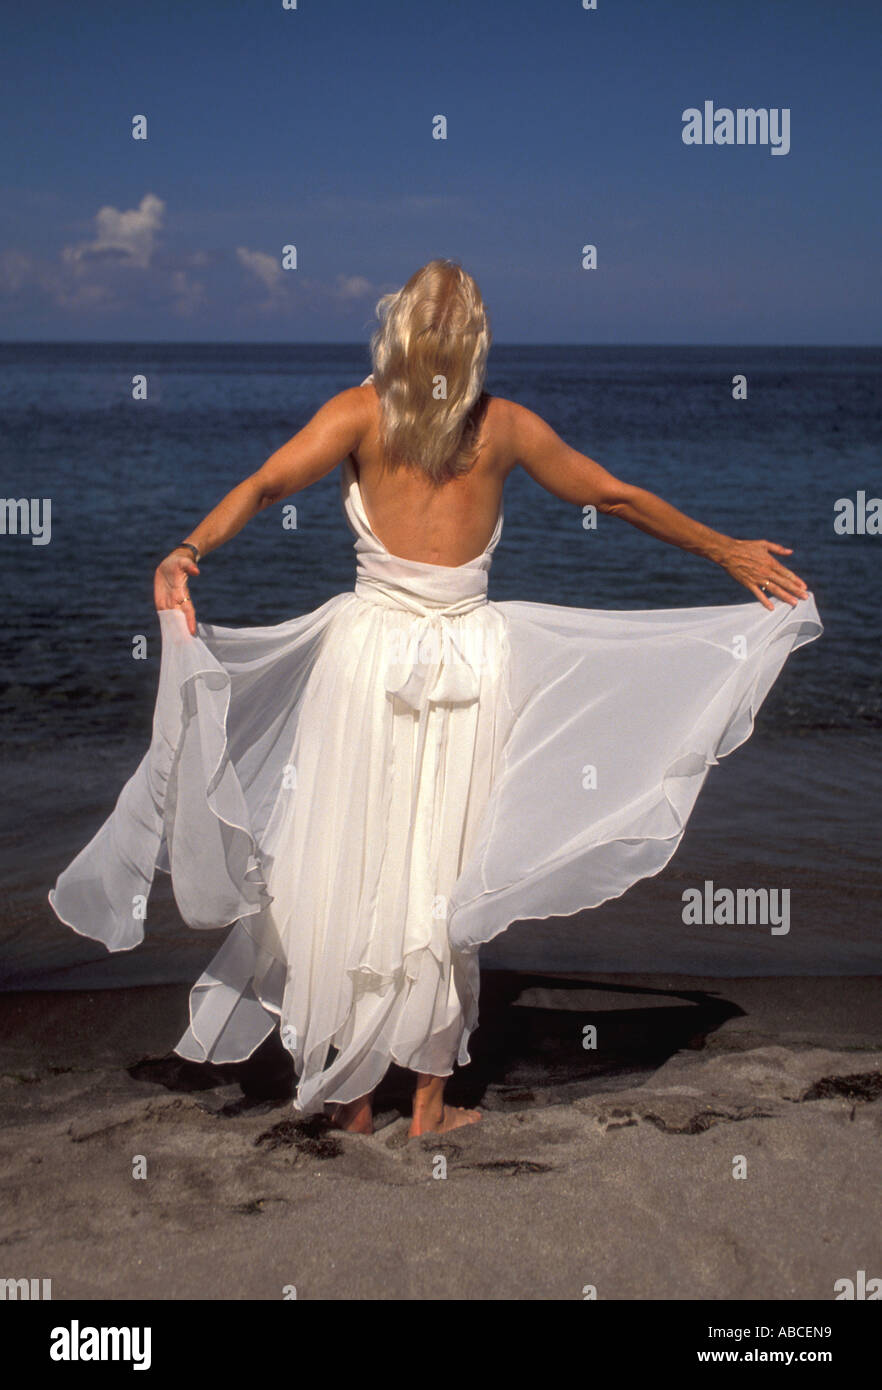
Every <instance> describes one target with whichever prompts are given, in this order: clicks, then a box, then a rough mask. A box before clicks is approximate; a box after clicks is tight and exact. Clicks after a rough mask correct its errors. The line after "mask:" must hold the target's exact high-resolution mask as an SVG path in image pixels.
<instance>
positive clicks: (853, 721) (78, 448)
mask: <svg viewBox="0 0 882 1390" xmlns="http://www.w3.org/2000/svg"><path fill="white" fill-rule="evenodd" d="M369 370H370V363H369V361H368V358H367V355H366V352H365V350H364V349H363V348H362V347H353V346H327V345H319V346H314V347H309V346H296V347H282V346H280V347H276V346H254V345H239V344H230V345H221V346H216V345H213V346H201V345H199V346H192V345H150V346H139V345H128V344H124V345H119V344H86V345H78V344H65V345H41V344H28V345H4V346H0V415H2V420H3V429H2V441H0V474H2V486H3V495H4V496H7V497H29V498H30V497H48V498H51V499H52V539H51V543H50V544H49V545H45V546H37V545H32V544H31V543H30V540H29V539H28V538H27V537H23V536H17V537H16V536H6V537H2V538H0V565H2V579H3V593H4V602H5V611H4V618H5V621H4V623H3V628H2V635H0V656H2V670H3V679H4V684H3V687H2V691H0V699H2V701H3V714H4V732H5V738H6V743H7V747H8V746H9V745H10V743H12V742H15V743H18V742H21V741H23V742H25V743H26V744H29V745H34V744H35V743H40V742H42V741H43V740H44V739H45V738H46V737H47V736H59V735H61V734H64V735H68V736H74V737H78V738H84V739H86V740H88V739H89V738H95V739H99V740H103V739H105V738H106V737H107V736H108V733H112V734H119V733H121V732H123V731H125V730H130V731H132V732H134V731H137V730H141V731H143V730H144V729H145V728H146V727H147V725H146V723H145V721H146V720H147V719H148V716H149V712H150V709H151V706H152V699H153V694H154V691H155V679H156V672H157V669H158V659H159V644H158V640H154V641H152V642H151V643H150V655H149V657H148V660H147V661H135V660H133V659H132V655H131V645H132V635H133V634H135V633H142V632H143V633H145V634H147V635H148V636H152V637H153V638H154V639H155V638H156V635H157V623H156V619H155V616H154V613H153V608H152V602H151V585H152V574H153V569H154V567H155V565H156V562H157V560H158V559H159V558H160V557H161V556H162V555H163V554H165V553H166V552H167V550H168V549H169V548H170V547H171V546H172V545H173V544H175V543H176V542H177V540H178V539H179V538H180V537H181V536H182V535H185V534H186V533H187V532H188V531H189V530H190V529H191V528H192V527H193V526H194V525H195V523H196V522H197V521H198V520H199V519H200V518H201V517H202V516H203V515H204V514H205V512H207V511H208V510H209V509H210V508H211V507H212V506H213V505H214V504H215V503H216V502H217V501H218V500H219V499H220V497H221V496H222V495H223V494H224V493H225V492H226V491H227V490H228V489H229V488H230V487H232V486H234V484H235V483H237V482H238V481H240V480H241V479H242V478H243V477H245V476H247V475H248V474H249V473H252V472H254V470H255V469H256V468H258V467H259V466H260V464H261V463H262V462H263V461H264V459H265V458H266V457H267V456H268V455H269V454H270V453H272V452H273V450H274V449H276V448H278V446H279V445H280V444H282V443H283V442H284V441H285V440H286V439H288V438H289V437H290V436H291V435H292V434H294V433H295V432H296V431H297V429H299V428H300V427H301V426H302V425H303V424H304V423H305V422H306V420H307V419H308V418H309V416H310V414H311V413H312V412H313V411H314V410H315V409H316V408H317V407H318V406H319V405H320V404H321V403H322V402H323V401H324V400H326V399H327V398H328V397H329V396H330V395H332V394H334V393H335V392H337V391H339V390H341V389H343V388H344V387H346V386H348V385H351V384H353V383H357V382H358V381H360V380H361V379H362V378H363V376H365V375H366V374H367V372H368V371H369ZM741 372H743V373H744V374H745V375H746V376H747V378H748V393H749V394H748V398H747V400H746V401H742V402H736V401H733V400H732V398H731V379H732V377H733V375H734V374H735V373H741ZM136 373H145V374H146V375H147V377H148V383H149V385H148V390H149V396H148V399H147V401H144V402H135V401H133V400H132V398H131V380H132V377H133V376H134V375H135V374H136ZM880 377H882V352H880V351H879V350H876V349H857V350H854V349H842V348H833V349H820V348H819V349H806V348H802V349H770V348H704V347H702V348H654V347H652V348H585V347H539V348H537V347H530V348H516V347H497V348H494V349H493V350H492V352H491V362H490V371H489V381H488V387H489V389H490V390H491V391H493V392H495V393H496V394H499V395H504V396H508V397H510V398H512V399H514V400H517V401H520V402H521V403H523V404H524V405H526V406H529V407H530V408H531V409H533V410H536V411H537V412H539V413H540V414H541V415H543V416H544V417H545V418H546V419H547V420H549V421H550V422H551V424H553V426H554V427H555V428H556V429H557V430H558V432H559V433H560V434H561V435H562V436H563V437H564V438H565V439H566V440H567V441H568V442H569V443H571V444H573V445H574V446H575V447H577V448H579V449H581V450H583V451H584V452H586V453H588V454H589V455H590V456H591V457H593V458H596V459H597V460H598V461H599V462H601V463H603V464H604V465H605V466H606V467H608V468H610V469H611V470H612V471H613V472H614V473H616V474H618V475H619V476H621V477H625V478H626V479H628V480H629V481H632V482H635V483H640V484H642V485H644V486H646V487H649V488H651V489H652V490H653V491H656V492H658V493H660V494H661V495H662V496H663V497H665V498H667V499H668V500H669V501H671V502H673V503H674V504H675V505H677V506H679V507H681V508H682V509H684V510H686V511H687V512H689V513H691V514H693V515H695V516H696V517H698V518H699V519H700V520H703V521H705V522H707V523H708V524H709V525H712V526H715V527H716V528H718V529H721V530H724V531H726V532H728V533H730V534H735V535H739V536H747V537H766V538H768V539H771V540H779V541H781V542H782V543H784V544H787V545H792V546H793V547H794V556H793V559H792V564H793V566H794V568H796V569H797V572H798V573H800V574H802V575H803V577H804V578H805V579H806V580H807V581H808V583H809V586H810V587H811V588H812V589H813V590H814V593H815V596H816V599H817V601H818V606H819V609H820V611H821V615H822V617H823V619H824V621H825V624H826V628H827V630H826V633H825V636H824V639H823V641H822V642H819V643H816V644H814V645H813V646H812V647H810V648H808V649H806V650H805V651H803V652H802V653H801V654H800V655H799V658H798V660H795V661H793V662H791V663H790V664H789V666H788V668H787V669H786V670H785V672H784V674H783V675H782V677H781V679H780V681H779V683H778V685H777V686H776V688H775V689H774V691H773V692H772V695H771V696H770V699H769V708H770V710H771V711H773V712H774V716H775V719H774V721H773V722H774V723H775V724H776V725H777V724H778V723H779V722H781V723H786V725H787V727H788V728H790V729H792V728H794V727H795V726H797V725H798V726H800V727H802V728H830V727H835V728H839V727H842V728H853V727H855V726H856V725H870V726H878V724H879V723H880V720H882V682H880V670H879V661H878V652H879V640H880V636H882V618H880V611H879V602H878V599H879V573H880V561H882V537H879V538H876V537H869V536H859V535H855V536H837V535H836V534H835V533H834V531H833V516H834V513H833V504H834V502H835V501H836V499H837V498H839V497H841V496H854V494H855V493H856V492H857V491H858V490H859V489H863V490H865V491H866V492H867V493H868V495H870V496H872V495H874V489H875V492H879V491H882V479H880V477H879V447H880V443H882V395H880V390H879V387H880ZM296 500H297V506H298V527H297V529H296V530H294V531H292V530H285V529H283V527H282V524H281V508H280V507H276V508H270V509H269V510H268V511H266V512H264V513H262V514H261V515H260V516H259V517H257V518H255V519H254V521H252V522H251V523H250V524H249V526H247V527H246V528H245V530H244V531H243V532H241V533H240V535H239V536H238V537H236V538H235V539H234V540H233V541H231V542H230V543H228V545H227V546H226V547H225V548H223V549H222V550H220V551H217V552H215V553H214V554H212V555H211V556H210V557H209V558H208V559H207V561H206V562H205V564H204V566H203V574H202V577H201V578H200V579H199V580H198V582H197V583H196V584H194V591H195V592H196V593H197V595H198V599H197V611H198V613H199V616H200V617H201V618H202V619H204V620H205V621H210V622H216V623H220V624H230V625H249V624H265V623H272V622H281V621H282V620H284V619H285V618H287V617H290V616H292V615H293V614H295V613H300V612H305V611H307V610H309V609H311V608H314V607H316V606H317V605H318V604H320V603H322V602H323V601H324V600H325V599H327V598H328V597H329V596H330V595H332V594H334V593H338V592H340V591H342V590H346V589H350V588H351V587H352V584H353V577H354V561H353V556H352V537H351V535H350V533H349V531H348V529H347V528H346V526H345V524H344V522H343V519H342V514H341V511H340V504H339V484H338V478H337V474H336V472H335V473H333V474H331V475H329V477H328V478H325V479H323V480H322V481H321V482H319V483H317V484H315V485H314V486H313V487H312V488H310V489H308V490H307V491H306V492H304V493H303V494H301V495H300V496H299V497H298V498H297V499H296ZM505 507H506V515H505V527H504V532H503V537H502V541H501V542H500V546H499V548H498V550H497V552H496V556H495V558H494V564H493V571H492V574H491V580H490V584H491V589H490V595H491V597H492V598H496V599H504V598H526V599H532V600H538V601H543V602H548V603H564V604H575V605H578V606H580V607H586V608H591V607H600V608H609V607H613V608H616V607H618V608H649V607H673V606H692V605H696V604H705V603H707V604H714V603H729V602H732V603H737V602H741V601H743V600H744V599H746V598H747V594H746V591H745V590H743V589H741V588H739V587H737V586H735V585H734V584H733V583H732V581H731V580H729V578H728V577H727V576H726V575H725V574H723V573H722V571H720V570H718V569H717V568H716V567H715V566H712V565H710V564H708V563H707V562H706V561H702V560H699V559H696V558H695V557H693V556H689V555H685V554H683V553H682V552H679V551H677V550H675V549H674V548H672V547H670V546H665V545H663V544H661V543H659V542H657V541H654V540H652V539H650V538H648V537H646V536H644V535H641V534H640V533H638V532H636V531H634V530H633V528H630V527H628V526H627V525H626V524H624V523H622V522H620V521H617V520H615V519H610V518H601V522H600V527H599V529H598V530H597V531H596V532H591V531H586V530H584V529H583V528H582V525H581V515H580V512H579V509H578V508H575V507H572V506H570V505H568V504H566V503H564V502H561V501H559V500H558V499H557V498H554V497H552V496H551V495H550V494H548V493H546V492H544V491H543V490H542V489H540V488H539V487H538V486H537V485H536V484H535V483H533V482H532V481H531V480H530V479H529V478H527V477H526V475H524V474H521V473H515V474H514V475H512V477H511V479H510V482H509V484H508V485H507V489H506V498H505Z"/></svg>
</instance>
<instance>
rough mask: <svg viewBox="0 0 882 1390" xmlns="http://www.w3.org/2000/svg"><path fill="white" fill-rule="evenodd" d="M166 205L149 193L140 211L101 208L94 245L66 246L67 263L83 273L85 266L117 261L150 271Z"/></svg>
mask: <svg viewBox="0 0 882 1390" xmlns="http://www.w3.org/2000/svg"><path fill="white" fill-rule="evenodd" d="M164 215H165V203H164V202H163V201H162V199H161V198H157V196H156V194H155V193H145V194H144V197H143V198H142V199H141V202H140V204H139V205H138V207H137V208H129V210H128V211H126V212H120V210H119V209H118V208H113V207H103V208H99V210H98V212H97V213H96V214H95V230H96V232H97V236H96V238H95V240H94V241H81V242H79V243H78V244H77V245H76V246H65V248H64V250H63V251H62V253H61V254H62V257H63V259H64V260H65V261H66V262H67V263H68V264H69V265H73V266H75V267H76V268H77V269H80V268H81V267H82V266H83V265H84V263H85V262H88V261H93V260H114V261H117V262H119V263H121V264H123V265H132V266H138V267H140V268H141V269H146V268H147V267H148V266H149V265H150V261H151V258H152V256H153V250H154V247H155V244H156V237H157V233H158V232H160V231H161V230H162V220H163V217H164Z"/></svg>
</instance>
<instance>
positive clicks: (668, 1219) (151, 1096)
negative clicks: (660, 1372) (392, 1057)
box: [0, 971, 882, 1300]
mask: <svg viewBox="0 0 882 1390" xmlns="http://www.w3.org/2000/svg"><path fill="white" fill-rule="evenodd" d="M878 991H879V982H878V980H876V979H873V978H871V977H851V978H817V979H814V978H788V979H773V978H764V979H717V980H715V979H696V978H691V977H690V978H687V977H673V976H668V977H660V976H635V975H628V976H619V977H615V976H609V975H602V976H600V975H598V976H591V977H590V978H589V977H587V976H583V977H579V978H576V977H572V976H563V975H560V976H551V975H547V976H529V975H525V974H513V973H506V972H498V971H493V972H487V971H485V973H484V977H483V982H482V1014H481V1027H480V1028H479V1030H478V1032H477V1033H476V1034H475V1035H474V1037H473V1039H472V1043H473V1046H472V1056H473V1063H472V1066H471V1067H469V1068H466V1069H464V1070H463V1071H462V1072H461V1073H460V1074H458V1075H457V1077H456V1078H455V1079H454V1082H453V1083H452V1085H451V1087H450V1090H449V1098H450V1099H451V1100H452V1101H454V1102H455V1103H459V1104H469V1105H474V1104H477V1105H479V1106H481V1107H482V1108H483V1109H484V1112H485V1113H484V1118H483V1119H482V1121H481V1122H480V1123H479V1124H477V1125H475V1126H472V1127H470V1128H468V1129H463V1130H459V1131H458V1132H456V1133H454V1134H451V1135H447V1136H443V1137H438V1136H427V1137H424V1138H422V1139H414V1140H408V1138H407V1128H408V1120H407V1117H406V1109H407V1102H406V1097H407V1087H406V1084H405V1083H406V1079H407V1078H406V1077H405V1076H404V1074H403V1073H400V1072H396V1073H392V1074H390V1077H389V1078H388V1079H387V1082H385V1083H384V1085H383V1088H382V1090H381V1093H380V1096H379V1098H378V1101H379V1104H378V1127H377V1131H376V1133H375V1134H374V1135H373V1136H371V1137H369V1138H363V1137H360V1136H354V1135H342V1134H340V1133H338V1132H335V1131H333V1130H330V1129H329V1128H328V1127H327V1125H326V1123H325V1122H324V1121H323V1120H321V1119H315V1118H314V1119H311V1120H308V1121H305V1122H297V1121H295V1120H294V1119H293V1112H292V1110H291V1106H290V1094H291V1090H292V1077H291V1074H290V1066H289V1059H288V1057H287V1054H285V1053H284V1052H283V1051H282V1049H281V1046H280V1044H278V1043H277V1041H276V1040H275V1038H273V1039H271V1040H270V1042H269V1043H268V1044H266V1045H265V1046H264V1048H263V1049H261V1052H260V1054H258V1055H256V1056H255V1058H253V1059H252V1060H251V1061H250V1062H249V1063H247V1064H244V1065H242V1066H237V1067H221V1068H217V1067H200V1066H196V1065H194V1064H190V1063H185V1062H182V1061H181V1059H179V1058H176V1057H175V1056H174V1055H173V1054H171V1052H170V1049H171V1047H172V1046H173V1044H174V1043H175V1042H176V1041H177V1039H178V1037H179V1036H180V1034H181V1032H182V1031H183V1028H184V1026H185V1024H186V1014H187V988H186V987H185V986H178V985H163V986H152V987H141V988H134V989H125V990H95V991H91V992H85V991H79V992H75V991H67V992H30V993H18V994H7V995H4V996H0V1097H2V1100H0V1105H2V1139H0V1194H2V1198H0V1200H2V1232H0V1245H2V1252H3V1256H2V1264H3V1269H2V1270H0V1275H2V1276H4V1277H15V1278H23V1277H27V1278H41V1279H45V1278H51V1280H52V1297H53V1299H55V1300H64V1299H94V1298H122V1299H142V1298H159V1299H199V1298H226V1299H230V1298H232V1299H281V1298H282V1297H283V1296H285V1294H284V1291H285V1290H286V1289H287V1290H288V1291H289V1296H290V1289H291V1286H294V1287H295V1288H296V1291H297V1297H298V1298H305V1299H375V1298H404V1299H457V1298H469V1299H582V1298H583V1297H585V1293H584V1292H583V1290H584V1289H585V1288H586V1286H593V1287H594V1288H595V1289H596V1294H597V1297H598V1298H601V1299H686V1298H701V1299H710V1300H714V1299H717V1300H718V1299H733V1298H746V1299H757V1300H790V1299H816V1298H817V1299H825V1300H826V1299H833V1297H834V1283H835V1281H836V1280H838V1279H842V1278H852V1279H854V1278H855V1275H856V1272H857V1271H858V1270H865V1271H866V1272H867V1277H872V1276H879V1275H882V1236H880V1231H882V1222H880V1215H882V1213H880V1206H882V1201H880V1194H879V1183H878V1155H879V1145H880V1141H882V1017H880V1010H879V1007H878V997H879V994H878ZM588 1024H594V1025H595V1026H596V1027H597V1029H598V1046H597V1049H596V1050H586V1049H585V1048H584V1047H583V1045H582V1042H583V1029H584V1028H585V1026H586V1025H588ZM138 1156H141V1157H142V1158H143V1160H144V1161H145V1163H146V1177H144V1178H135V1177H133V1165H135V1164H136V1163H137V1159H138ZM739 1156H741V1158H742V1159H743V1160H744V1161H745V1163H746V1177H745V1178H743V1179H737V1178H735V1177H733V1170H734V1167H735V1166H737V1165H738V1163H739ZM442 1160H443V1162H442ZM445 1168H446V1177H440V1176H436V1174H438V1173H439V1172H441V1171H443V1170H444V1169H445Z"/></svg>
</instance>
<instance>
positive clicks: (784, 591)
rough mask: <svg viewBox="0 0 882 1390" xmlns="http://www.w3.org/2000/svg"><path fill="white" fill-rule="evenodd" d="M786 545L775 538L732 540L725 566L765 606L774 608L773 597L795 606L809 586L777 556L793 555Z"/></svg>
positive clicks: (806, 592)
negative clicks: (771, 539)
mask: <svg viewBox="0 0 882 1390" xmlns="http://www.w3.org/2000/svg"><path fill="white" fill-rule="evenodd" d="M792 554H793V551H792V550H791V549H789V548H788V547H787V546H786V545H777V544H776V542H775V541H732V543H731V545H730V547H729V549H728V550H727V552H726V556H725V558H724V559H723V560H722V562H721V563H722V566H723V569H725V570H727V571H728V573H729V574H731V576H732V578H733V579H737V580H738V583H739V584H743V585H744V587H745V589H749V590H750V592H751V593H752V594H755V595H756V597H757V598H758V599H759V601H760V603H761V604H762V605H763V607H764V608H769V609H772V608H774V606H775V605H774V604H773V603H772V599H773V598H779V599H782V600H783V601H784V603H789V604H790V605H791V607H793V608H795V607H796V605H797V603H798V602H799V600H800V599H803V598H808V592H809V591H808V589H807V587H806V585H805V583H804V582H803V581H802V580H801V579H800V577H799V575H798V574H794V573H793V570H789V569H787V567H786V565H782V564H781V563H780V562H779V561H778V560H776V559H775V556H776V555H792Z"/></svg>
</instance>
